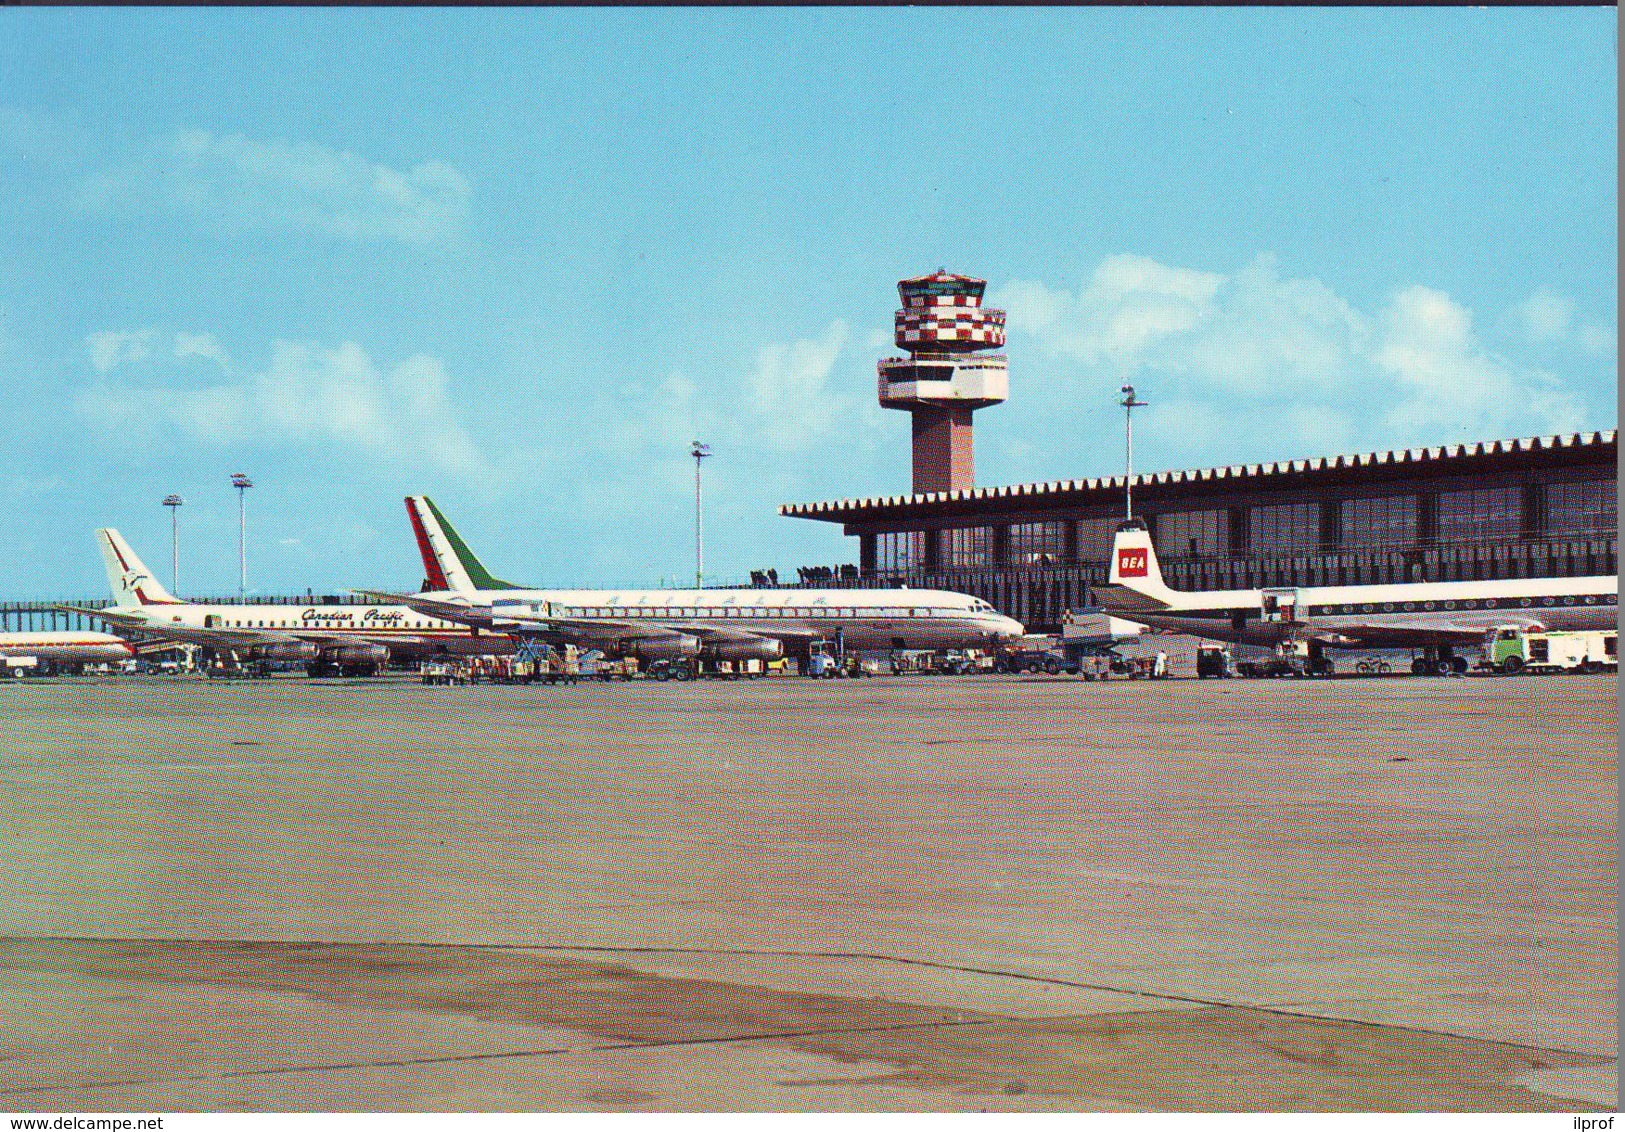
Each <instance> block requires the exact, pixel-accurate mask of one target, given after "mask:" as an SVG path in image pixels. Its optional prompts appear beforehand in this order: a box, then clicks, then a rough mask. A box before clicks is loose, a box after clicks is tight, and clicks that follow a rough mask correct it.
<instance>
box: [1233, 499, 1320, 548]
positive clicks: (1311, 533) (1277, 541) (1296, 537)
mask: <svg viewBox="0 0 1625 1132" xmlns="http://www.w3.org/2000/svg"><path fill="white" fill-rule="evenodd" d="M1250 534H1251V535H1252V544H1251V545H1252V551H1253V553H1254V554H1291V553H1293V552H1295V551H1307V550H1314V549H1315V548H1316V547H1318V546H1319V545H1320V504H1318V503H1282V504H1278V505H1276V506H1274V507H1254V508H1253V512H1252V519H1251V530H1250Z"/></svg>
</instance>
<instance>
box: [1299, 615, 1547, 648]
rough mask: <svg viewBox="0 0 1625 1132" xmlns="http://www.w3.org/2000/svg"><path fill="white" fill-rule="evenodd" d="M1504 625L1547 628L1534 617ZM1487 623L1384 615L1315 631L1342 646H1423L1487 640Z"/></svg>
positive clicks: (1513, 618) (1514, 618) (1509, 619)
mask: <svg viewBox="0 0 1625 1132" xmlns="http://www.w3.org/2000/svg"><path fill="white" fill-rule="evenodd" d="M1501 623H1502V624H1506V625H1521V626H1523V627H1524V628H1525V629H1529V630H1539V629H1541V628H1543V625H1542V623H1541V621H1540V620H1539V619H1538V618H1533V617H1518V616H1517V615H1510V616H1508V617H1507V618H1506V619H1505V620H1504V621H1503V622H1501ZM1485 632H1486V629H1485V627H1484V626H1483V625H1466V624H1462V623H1460V622H1452V621H1447V620H1445V619H1443V618H1429V617H1416V618H1408V619H1392V618H1384V619H1383V620H1382V621H1373V622H1371V623H1370V624H1367V625H1359V624H1355V625H1348V624H1341V625H1337V626H1335V627H1328V628H1327V629H1326V630H1325V631H1323V632H1320V633H1316V634H1314V635H1315V637H1316V639H1318V640H1321V641H1324V642H1325V643H1326V644H1329V645H1332V646H1334V647H1339V648H1351V647H1365V648H1419V647H1424V646H1427V645H1476V644H1481V643H1482V642H1483V640H1484V634H1485Z"/></svg>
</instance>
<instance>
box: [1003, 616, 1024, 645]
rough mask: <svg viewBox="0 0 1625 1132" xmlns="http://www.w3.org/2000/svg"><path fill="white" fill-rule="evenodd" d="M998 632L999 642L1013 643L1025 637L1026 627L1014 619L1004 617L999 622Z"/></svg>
mask: <svg viewBox="0 0 1625 1132" xmlns="http://www.w3.org/2000/svg"><path fill="white" fill-rule="evenodd" d="M998 631H999V637H1000V639H1001V640H1006V641H1014V640H1018V639H1020V638H1021V637H1024V636H1026V634H1027V627H1026V626H1025V625H1023V624H1022V623H1021V622H1020V621H1017V620H1015V619H1014V618H1011V617H1006V618H1004V619H1003V620H1002V621H1001V622H1000V624H999V630H998Z"/></svg>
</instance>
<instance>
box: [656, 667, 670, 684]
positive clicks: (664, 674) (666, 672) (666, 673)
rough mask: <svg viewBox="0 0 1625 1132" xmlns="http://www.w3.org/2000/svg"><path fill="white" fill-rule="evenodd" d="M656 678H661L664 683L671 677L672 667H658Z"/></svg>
mask: <svg viewBox="0 0 1625 1132" xmlns="http://www.w3.org/2000/svg"><path fill="white" fill-rule="evenodd" d="M655 679H656V680H659V681H660V682H661V683H662V684H664V683H665V682H666V681H667V680H670V679H671V669H669V668H659V669H656V670H655Z"/></svg>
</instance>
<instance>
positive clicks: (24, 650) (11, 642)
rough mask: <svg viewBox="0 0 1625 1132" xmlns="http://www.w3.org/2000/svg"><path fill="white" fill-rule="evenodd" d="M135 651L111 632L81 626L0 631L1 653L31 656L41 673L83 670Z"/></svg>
mask: <svg viewBox="0 0 1625 1132" xmlns="http://www.w3.org/2000/svg"><path fill="white" fill-rule="evenodd" d="M135 655H136V649H135V646H134V645H132V644H131V643H130V642H129V641H126V640H125V639H124V638H123V637H115V636H113V634H111V633H91V632H86V631H84V630H80V629H67V630H61V629H52V630H42V631H40V632H33V631H30V630H26V629H24V630H18V631H17V632H10V633H0V657H3V658H5V659H6V660H22V661H28V660H32V661H34V662H36V663H35V667H36V669H37V670H38V671H40V672H42V673H44V672H61V671H68V672H77V671H83V670H84V666H85V665H87V664H122V663H123V662H124V661H126V660H129V659H130V658H131V657H133V656H135ZM19 667H20V666H19Z"/></svg>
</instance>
